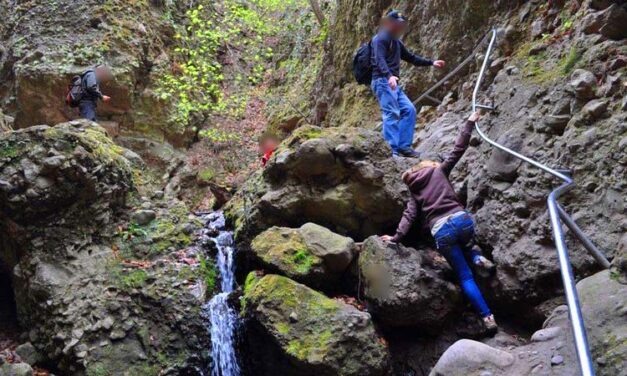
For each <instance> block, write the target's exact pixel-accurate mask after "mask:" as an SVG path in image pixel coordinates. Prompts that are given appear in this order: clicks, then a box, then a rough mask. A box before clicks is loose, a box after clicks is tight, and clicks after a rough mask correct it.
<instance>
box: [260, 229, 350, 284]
mask: <svg viewBox="0 0 627 376" xmlns="http://www.w3.org/2000/svg"><path fill="white" fill-rule="evenodd" d="M354 246H355V244H354V242H353V240H352V239H351V238H347V237H345V236H341V235H337V234H335V233H333V232H331V231H329V230H328V229H326V228H324V227H322V226H319V225H316V224H313V223H306V224H304V225H303V226H302V227H300V228H298V229H292V228H285V227H271V228H270V229H268V230H266V231H264V232H262V233H261V234H259V235H258V236H257V237H255V239H253V242H252V243H251V246H250V248H251V251H252V252H251V253H252V255H253V257H254V258H255V261H256V263H257V264H260V266H262V267H264V268H267V269H269V270H270V271H273V272H277V273H280V274H283V275H286V276H288V277H290V278H292V279H294V280H296V281H298V282H301V283H304V284H306V285H308V286H311V287H314V288H323V289H325V290H327V289H333V288H334V287H337V282H338V280H339V278H340V277H341V275H342V273H343V272H344V271H345V270H346V268H348V266H349V264H350V263H351V261H352V260H353V252H354Z"/></svg>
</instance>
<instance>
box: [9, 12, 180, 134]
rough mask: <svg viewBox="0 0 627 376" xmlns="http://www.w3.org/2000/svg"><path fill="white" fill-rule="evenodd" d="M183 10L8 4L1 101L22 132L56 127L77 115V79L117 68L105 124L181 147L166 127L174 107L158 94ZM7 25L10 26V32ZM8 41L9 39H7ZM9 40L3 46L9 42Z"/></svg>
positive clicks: (103, 116)
mask: <svg viewBox="0 0 627 376" xmlns="http://www.w3.org/2000/svg"><path fill="white" fill-rule="evenodd" d="M177 12H178V8H177V6H176V4H171V3H170V2H163V1H149V2H138V3H133V4H129V3H128V2H125V1H118V0H114V1H108V2H106V3H103V2H101V1H94V0H89V1H81V2H76V1H68V0H61V1H56V2H42V3H38V4H13V5H7V7H6V12H3V13H2V14H3V27H6V34H5V33H3V34H2V36H0V42H2V44H3V45H4V46H5V48H4V51H2V52H0V82H1V84H0V98H2V99H3V102H7V107H8V109H9V110H10V113H12V114H13V113H14V114H15V124H16V127H18V128H22V127H27V126H32V125H37V124H56V123H59V122H63V121H67V120H68V119H71V118H73V117H75V116H76V114H75V113H74V111H73V110H72V109H70V108H68V107H67V106H64V105H63V99H64V97H65V91H66V88H67V85H68V83H69V82H70V79H71V77H72V76H73V75H76V74H81V73H82V72H83V71H85V70H86V69H87V68H88V67H90V66H93V65H95V64H97V63H107V64H109V65H110V66H112V68H113V71H114V75H115V81H114V82H113V83H111V84H108V85H106V86H105V87H103V88H102V90H103V92H104V93H106V94H107V95H109V96H111V97H112V98H113V99H112V101H111V103H109V104H101V105H100V106H99V109H98V115H99V118H100V120H107V121H111V122H112V123H111V124H113V125H115V126H118V125H120V126H121V128H122V131H123V132H124V133H125V134H128V133H142V134H150V135H151V136H152V137H153V138H155V139H158V140H163V139H164V136H166V137H167V138H168V139H169V140H170V141H173V142H175V143H177V142H179V143H180V141H181V137H182V136H181V135H177V134H176V132H175V131H174V130H173V129H171V128H168V127H166V124H167V120H168V116H169V111H170V107H169V105H168V103H165V102H164V101H162V100H161V99H159V97H158V95H157V94H156V93H155V83H156V81H157V78H158V77H159V75H160V74H161V73H162V72H164V71H166V70H167V69H169V65H170V61H169V58H168V55H167V48H168V45H169V44H170V43H171V42H172V38H173V36H174V34H175V33H174V27H173V25H172V17H173V16H172V14H176V13H177ZM5 25H6V26H5ZM4 38H6V39H4ZM2 39H4V40H2Z"/></svg>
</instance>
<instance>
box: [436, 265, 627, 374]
mask: <svg viewBox="0 0 627 376" xmlns="http://www.w3.org/2000/svg"><path fill="white" fill-rule="evenodd" d="M577 290H578V292H579V297H580V299H581V308H582V313H583V316H584V320H585V324H586V330H587V334H588V341H589V344H590V348H591V351H592V355H593V359H594V363H595V364H594V367H595V369H596V372H597V374H599V375H608V376H609V375H619V374H621V372H622V371H623V370H624V367H625V362H626V360H625V359H626V354H625V351H626V350H627V347H626V346H625V336H626V335H627V334H626V333H627V332H626V329H627V322H626V321H625V319H624V317H623V316H624V315H623V314H622V313H621V310H622V306H623V305H624V302H625V295H626V294H627V286H625V285H623V284H620V283H618V282H616V281H615V280H613V279H612V278H610V274H609V272H607V271H604V272H600V273H597V274H595V275H593V276H591V277H588V278H585V279H583V280H582V281H581V282H579V283H578V284H577ZM486 342H487V344H485V343H481V342H477V341H470V340H460V341H458V342H456V343H455V344H454V345H453V346H451V347H450V348H449V349H447V350H446V352H444V354H443V355H442V357H441V358H440V360H439V361H438V363H437V364H436V365H435V367H434V368H433V370H432V372H431V374H430V375H431V376H440V375H442V376H443V375H462V374H463V375H476V376H479V375H484V374H486V373H489V374H491V375H495V376H496V375H530V374H540V375H574V374H577V373H578V372H579V365H578V362H577V356H576V354H575V351H574V344H573V338H572V329H571V327H570V321H569V319H568V307H566V306H560V307H558V308H556V309H555V310H554V311H553V313H552V315H551V316H550V317H549V319H547V321H546V322H545V323H544V325H543V329H541V330H538V331H537V332H535V333H534V334H533V335H532V336H531V341H530V343H529V344H526V345H523V346H520V345H519V346H509V347H504V346H503V345H502V344H499V343H498V341H497V340H496V339H495V340H489V341H486Z"/></svg>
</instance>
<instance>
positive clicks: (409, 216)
mask: <svg viewBox="0 0 627 376" xmlns="http://www.w3.org/2000/svg"><path fill="white" fill-rule="evenodd" d="M417 215H418V205H417V203H416V200H414V198H413V197H412V198H410V199H409V202H407V206H406V207H405V211H404V212H403V217H402V218H401V222H400V223H399V224H398V228H397V229H396V234H395V235H394V236H392V237H390V238H389V239H388V240H390V241H392V242H395V243H397V242H400V241H401V240H402V239H403V238H404V237H405V235H407V233H408V232H409V229H411V226H412V225H413V224H414V221H415V220H416V216H417Z"/></svg>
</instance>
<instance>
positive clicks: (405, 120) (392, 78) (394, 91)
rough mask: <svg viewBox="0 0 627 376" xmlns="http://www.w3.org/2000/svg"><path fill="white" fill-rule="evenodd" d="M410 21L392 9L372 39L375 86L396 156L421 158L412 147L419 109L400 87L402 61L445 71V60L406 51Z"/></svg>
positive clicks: (386, 138) (384, 130) (385, 134)
mask: <svg viewBox="0 0 627 376" xmlns="http://www.w3.org/2000/svg"><path fill="white" fill-rule="evenodd" d="M406 25H407V18H405V16H404V15H403V14H402V13H401V12H400V11H398V10H395V9H392V10H390V11H388V12H387V13H386V14H385V16H383V20H382V25H381V29H380V30H379V32H378V33H377V35H375V36H374V38H372V58H371V61H372V83H371V88H372V91H373V92H374V94H375V95H376V96H377V99H378V101H379V105H380V107H381V114H382V117H383V138H385V140H386V141H387V142H388V144H390V147H391V148H392V155H393V156H399V155H402V156H404V157H414V158H415V157H418V156H419V154H418V153H417V152H416V151H415V150H414V149H413V148H412V143H413V141H414V129H415V127H416V108H415V107H414V105H413V103H412V102H411V101H410V100H409V98H408V97H407V95H405V92H403V89H401V88H400V86H399V85H398V82H399V77H400V67H401V60H404V61H407V62H409V63H410V64H413V65H415V66H435V67H437V68H443V67H444V65H445V62H444V61H443V60H435V61H433V60H429V59H425V58H423V57H421V56H418V55H415V54H413V53H411V52H409V51H408V50H407V48H405V45H404V44H403V42H401V41H400V40H399V38H400V37H401V36H402V35H403V34H404V33H405V30H406Z"/></svg>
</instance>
